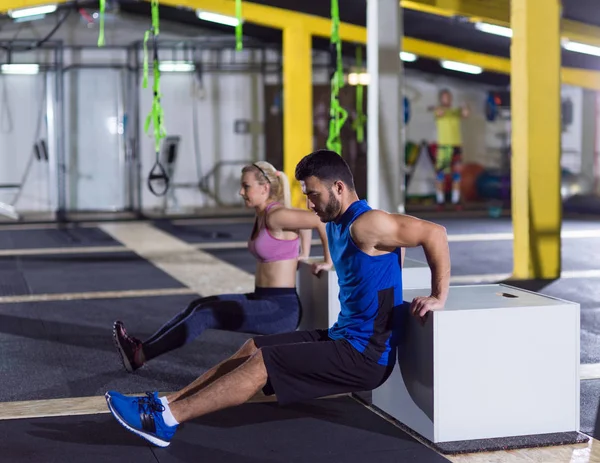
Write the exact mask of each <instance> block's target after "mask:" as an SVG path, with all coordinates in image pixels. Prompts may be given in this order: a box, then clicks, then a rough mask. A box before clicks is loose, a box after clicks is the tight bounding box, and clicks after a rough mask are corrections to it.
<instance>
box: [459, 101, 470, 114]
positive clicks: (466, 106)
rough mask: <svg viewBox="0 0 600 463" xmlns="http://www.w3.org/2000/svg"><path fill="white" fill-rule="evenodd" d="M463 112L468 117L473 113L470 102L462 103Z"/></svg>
mask: <svg viewBox="0 0 600 463" xmlns="http://www.w3.org/2000/svg"><path fill="white" fill-rule="evenodd" d="M461 114H462V117H463V118H467V117H469V116H470V115H471V108H469V105H468V104H466V103H465V104H464V105H462V108H461Z"/></svg>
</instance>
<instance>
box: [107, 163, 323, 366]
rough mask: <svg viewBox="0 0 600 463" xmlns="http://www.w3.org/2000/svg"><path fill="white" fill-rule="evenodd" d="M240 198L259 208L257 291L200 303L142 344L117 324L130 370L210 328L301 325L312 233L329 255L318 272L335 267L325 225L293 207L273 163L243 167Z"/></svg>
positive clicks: (266, 330)
mask: <svg viewBox="0 0 600 463" xmlns="http://www.w3.org/2000/svg"><path fill="white" fill-rule="evenodd" d="M240 196H241V197H242V198H243V199H244V201H245V205H246V207H253V208H254V209H255V210H256V218H255V222H254V227H253V230H252V234H251V236H250V239H249V241H248V249H249V251H250V253H251V254H252V255H253V256H254V257H255V258H256V260H257V266H256V273H255V291H254V292H253V293H250V294H224V295H220V296H209V297H203V298H200V299H196V300H194V301H192V302H191V303H190V304H189V305H188V307H187V308H186V309H185V310H184V311H182V312H180V313H179V314H178V315H176V316H175V317H174V318H172V319H171V320H170V321H168V322H167V323H166V324H165V325H164V326H163V327H162V328H160V329H159V330H158V331H157V332H156V333H155V334H154V335H152V336H151V337H150V338H149V339H147V340H146V341H143V342H142V341H141V340H139V339H137V338H135V337H133V336H130V335H128V334H127V331H126V330H125V327H124V326H123V322H121V321H117V322H115V324H114V328H113V338H114V341H115V344H116V347H117V350H118V351H119V354H120V355H121V359H122V361H123V365H124V366H125V369H126V370H127V371H129V372H132V371H134V370H136V369H138V368H140V367H141V366H143V365H144V364H145V363H146V362H148V361H149V360H151V359H153V358H156V357H158V356H159V355H162V354H164V353H166V352H169V351H172V350H174V349H177V348H179V347H182V346H184V345H185V344H187V343H189V342H191V341H193V340H194V339H195V338H196V337H198V336H199V335H200V334H201V333H202V332H203V331H204V330H206V329H209V328H212V329H220V330H227V331H239V332H244V333H253V334H277V333H283V332H288V331H293V330H295V329H296V328H297V327H298V324H299V321H300V315H301V308H300V300H299V298H298V294H297V293H296V270H297V268H298V260H299V259H301V258H305V257H308V255H309V251H310V240H311V235H312V230H313V229H317V230H318V232H319V236H320V237H321V242H322V243H323V250H324V257H325V261H324V262H322V263H319V264H317V265H314V266H313V273H315V274H318V273H319V272H320V271H321V270H327V269H329V268H331V267H332V263H331V256H330V255H329V250H328V247H327V235H326V232H325V224H324V223H322V222H321V220H320V219H319V218H318V217H317V215H315V214H314V213H312V212H310V211H308V210H301V209H292V208H290V187H289V183H288V179H287V177H286V175H285V174H284V173H283V172H279V171H277V169H275V168H274V167H273V166H272V165H271V164H269V163H268V162H256V163H254V164H251V165H248V166H246V167H244V168H243V169H242V180H241V189H240ZM300 241H302V254H301V253H300Z"/></svg>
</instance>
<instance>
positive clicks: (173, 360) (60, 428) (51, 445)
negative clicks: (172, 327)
mask: <svg viewBox="0 0 600 463" xmlns="http://www.w3.org/2000/svg"><path fill="white" fill-rule="evenodd" d="M436 221H438V222H439V223H441V224H443V225H445V226H446V228H447V230H448V234H449V238H450V249H451V255H452V274H453V277H452V284H454V285H458V284H460V285H463V284H480V283H495V282H501V281H506V279H507V278H508V277H509V274H510V272H511V270H512V230H511V224H510V221H509V220H508V219H486V218H481V219H469V220H466V219H455V218H454V219H453V218H447V219H439V220H436ZM251 227H252V220H251V219H249V218H244V217H240V218H230V219H188V220H157V221H147V222H123V223H91V222H89V223H84V224H79V225H78V226H73V227H68V228H65V229H57V228H56V227H55V226H54V225H35V224H30V225H3V226H0V346H1V348H2V350H1V354H0V371H1V374H2V381H1V382H0V402H2V403H1V406H0V435H1V436H2V439H1V441H0V455H2V459H3V461H10V462H17V461H19V462H39V461H72V462H79V461H85V462H86V463H93V462H96V461H98V462H100V461H102V462H104V461H111V462H120V461H123V462H125V461H127V462H131V461H135V462H146V461H148V462H157V461H158V462H161V463H163V462H177V461H178V462H187V461H190V462H191V461H203V462H209V461H227V462H240V463H242V462H243V463H250V462H266V461H270V462H278V461H281V462H305V461H306V462H320V461H328V462H330V461H344V462H348V463H351V462H355V461H356V462H358V461H360V462H364V461H374V460H377V461H378V462H388V461H389V462H392V461H394V462H420V463H427V462H443V461H448V460H450V461H453V462H461V463H462V462H465V463H466V462H469V463H471V462H472V463H476V462H565V463H566V462H570V463H575V462H600V443H599V442H598V441H597V440H596V439H595V438H596V437H599V436H600V416H598V408H599V400H600V342H599V341H600V285H598V282H599V281H600V264H599V262H600V225H599V224H598V223H597V222H594V221H586V220H573V219H569V220H565V222H564V225H563V274H562V278H561V279H559V280H556V281H553V282H511V283H510V284H513V285H515V286H521V287H525V288H528V289H533V290H535V291H538V292H540V293H542V294H547V295H551V296H556V297H560V298H564V299H568V300H571V301H574V302H578V303H580V304H581V363H582V369H581V375H582V382H581V432H583V433H585V434H587V435H589V436H590V437H591V439H590V440H589V442H588V443H587V444H580V445H569V446H561V447H547V448H538V449H524V450H514V451H503V452H494V453H478V454H470V455H458V456H442V455H439V454H438V453H436V452H435V451H434V450H432V449H431V448H429V447H428V446H427V445H425V444H424V443H422V442H420V441H418V440H415V439H414V438H413V437H410V436H409V435H407V434H406V433H404V432H403V431H402V430H401V429H400V428H398V427H397V426H395V425H394V424H393V423H391V422H389V421H387V420H386V419H385V418H384V417H382V416H380V415H379V414H378V413H376V411H375V410H373V409H371V408H370V407H369V406H368V405H365V404H364V403H362V402H360V401H359V400H358V399H356V398H353V397H350V396H343V397H336V398H327V399H319V400H314V401H310V402H308V403H303V404H296V405H294V406H288V407H279V406H277V404H276V403H273V401H272V400H264V399H263V400H261V399H257V400H256V401H254V402H253V403H249V404H246V405H243V406H241V407H238V408H234V409H229V410H225V411H222V412H218V413H215V414H212V415H209V416H206V417H203V418H200V419H197V420H195V421H193V422H191V423H187V424H185V425H184V426H182V427H181V430H180V431H179V432H178V433H177V435H176V437H175V439H174V441H173V442H172V444H171V446H170V447H167V448H166V449H159V448H155V447H151V446H150V445H147V444H146V443H145V441H143V440H142V439H140V438H137V437H136V436H133V435H132V434H130V433H129V432H127V431H125V430H124V429H123V428H121V427H120V426H119V425H118V424H117V423H116V421H115V420H114V419H113V418H112V417H111V416H110V415H109V414H108V410H107V408H106V403H105V400H104V397H103V393H104V392H105V391H107V390H109V389H116V390H119V391H121V392H126V393H140V394H143V393H144V392H145V391H149V390H158V391H161V392H168V391H173V390H177V389H179V388H181V387H182V386H184V385H186V384H187V383H189V382H190V381H192V380H193V379H195V378H196V377H197V376H198V375H200V374H201V373H202V372H203V371H205V370H206V369H208V368H209V367H210V366H212V365H214V364H215V363H216V362H218V361H220V360H222V359H223V358H225V357H227V356H229V355H230V354H232V353H233V352H234V351H235V350H236V349H237V347H238V346H239V345H240V344H241V343H242V342H243V341H244V340H245V339H247V338H248V337H249V335H247V334H241V333H227V332H222V331H216V330H210V331H207V332H205V333H204V334H203V335H202V336H200V337H199V338H198V339H197V340H196V341H194V342H193V343H192V344H190V345H188V346H186V347H184V348H182V349H180V350H177V351H175V352H172V353H169V354H167V355H165V356H163V357H161V358H159V359H156V360H155V361H153V362H152V363H150V364H149V365H147V366H146V367H144V368H143V369H141V370H139V371H137V372H135V373H133V374H128V373H126V372H125V371H124V370H123V368H122V366H121V364H120V361H119V360H118V357H117V354H116V351H115V349H114V347H113V344H112V338H111V329H112V323H113V321H114V320H116V319H121V320H123V321H124V322H125V326H126V327H127V328H128V329H129V331H130V332H132V334H134V335H136V336H138V337H145V336H148V335H150V334H151V333H152V332H153V331H154V330H156V329H157V328H159V327H160V326H161V325H162V323H164V322H165V321H166V320H167V319H168V318H170V317H171V316H172V315H174V314H175V313H177V312H179V311H180V310H181V309H182V308H184V307H185V306H186V305H187V303H188V302H189V301H190V300H191V299H192V298H195V297H197V295H202V294H208V293H211V294H214V293H226V292H242V291H251V290H252V288H253V276H252V274H253V271H254V262H253V259H252V257H251V256H250V255H249V254H248V252H247V251H246V248H245V244H246V243H245V242H246V239H247V237H248V235H249V233H250V230H251ZM311 254H312V255H321V248H320V247H319V246H318V245H316V246H314V247H313V250H312V252H311ZM407 257H410V258H414V259H417V260H421V261H424V260H425V257H424V255H423V253H422V251H421V250H419V249H410V250H408V251H407ZM492 271H493V272H494V273H491V272H492Z"/></svg>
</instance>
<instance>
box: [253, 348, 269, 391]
mask: <svg viewBox="0 0 600 463" xmlns="http://www.w3.org/2000/svg"><path fill="white" fill-rule="evenodd" d="M249 361H250V362H252V363H253V364H254V365H255V368H254V370H255V371H256V375H257V379H258V380H260V382H261V383H266V381H267V378H268V374H267V367H266V365H265V360H264V357H263V351H262V349H261V348H257V349H256V351H255V352H254V353H253V354H252V355H251V356H250V359H249Z"/></svg>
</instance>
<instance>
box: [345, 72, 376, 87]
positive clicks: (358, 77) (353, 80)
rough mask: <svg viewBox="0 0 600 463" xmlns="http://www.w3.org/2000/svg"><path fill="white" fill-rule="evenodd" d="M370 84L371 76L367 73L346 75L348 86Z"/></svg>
mask: <svg viewBox="0 0 600 463" xmlns="http://www.w3.org/2000/svg"><path fill="white" fill-rule="evenodd" d="M370 83H371V75H370V74H369V73H368V72H351V73H350V74H348V84H349V85H352V86H356V85H362V86H367V85H369V84H370Z"/></svg>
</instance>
